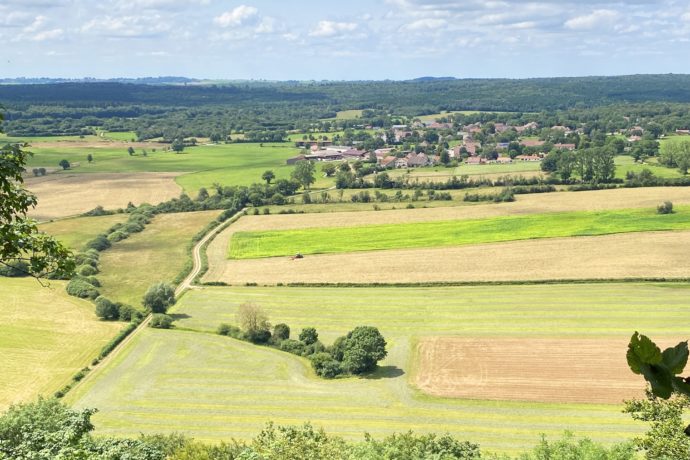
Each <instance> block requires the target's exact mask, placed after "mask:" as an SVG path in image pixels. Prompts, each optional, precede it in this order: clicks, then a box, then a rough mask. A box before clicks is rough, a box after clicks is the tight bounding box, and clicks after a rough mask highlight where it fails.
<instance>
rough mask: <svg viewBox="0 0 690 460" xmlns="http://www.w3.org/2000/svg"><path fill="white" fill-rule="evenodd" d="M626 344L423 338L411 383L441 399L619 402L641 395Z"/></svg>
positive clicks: (600, 340)
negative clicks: (631, 367)
mask: <svg viewBox="0 0 690 460" xmlns="http://www.w3.org/2000/svg"><path fill="white" fill-rule="evenodd" d="M681 340H682V339H678V340H677V341H675V342H674V341H668V340H667V342H668V343H667V344H665V345H664V346H671V345H675V344H676V343H678V342H679V341H681ZM627 345H628V341H627V340H620V339H573V338H554V339H546V338H529V339H525V338H490V339H488V338H458V337H432V338H424V339H422V340H420V342H419V343H418V344H417V349H416V353H417V355H416V364H417V372H416V375H415V377H414V382H413V383H414V385H416V386H417V388H419V389H420V390H422V391H423V392H425V393H428V394H431V395H434V396H441V397H453V398H463V399H481V400H510V401H534V402H554V403H584V402H588V403H603V404H620V403H622V401H624V400H626V399H632V398H641V397H643V396H644V394H643V391H642V389H641V388H640V377H639V376H637V375H635V374H633V373H632V372H630V369H629V368H628V364H627V362H626V359H625V350H626V348H627Z"/></svg>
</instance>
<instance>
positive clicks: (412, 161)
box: [405, 153, 433, 168]
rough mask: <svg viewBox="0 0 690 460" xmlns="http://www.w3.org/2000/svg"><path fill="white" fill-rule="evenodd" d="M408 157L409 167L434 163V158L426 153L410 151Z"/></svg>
mask: <svg viewBox="0 0 690 460" xmlns="http://www.w3.org/2000/svg"><path fill="white" fill-rule="evenodd" d="M405 158H406V159H407V167H408V168H421V167H424V166H430V165H432V164H433V160H432V159H431V158H429V157H428V156H427V155H426V154H424V153H419V154H415V153H410V154H409V155H407V157H405Z"/></svg>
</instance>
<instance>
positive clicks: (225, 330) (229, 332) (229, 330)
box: [216, 323, 242, 339]
mask: <svg viewBox="0 0 690 460" xmlns="http://www.w3.org/2000/svg"><path fill="white" fill-rule="evenodd" d="M216 332H217V333H218V335H224V336H226V337H233V338H236V339H237V338H240V337H242V331H241V330H240V328H239V327H237V326H233V325H231V324H227V323H222V324H221V325H220V326H218V329H216Z"/></svg>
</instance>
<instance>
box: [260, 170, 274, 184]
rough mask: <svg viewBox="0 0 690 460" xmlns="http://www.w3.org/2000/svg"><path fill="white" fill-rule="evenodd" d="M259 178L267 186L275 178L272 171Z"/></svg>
mask: <svg viewBox="0 0 690 460" xmlns="http://www.w3.org/2000/svg"><path fill="white" fill-rule="evenodd" d="M261 178H262V179H263V180H265V181H266V184H267V185H270V184H271V181H272V180H273V179H275V178H276V175H275V174H274V173H273V171H271V170H268V171H265V172H264V173H263V174H262V175H261Z"/></svg>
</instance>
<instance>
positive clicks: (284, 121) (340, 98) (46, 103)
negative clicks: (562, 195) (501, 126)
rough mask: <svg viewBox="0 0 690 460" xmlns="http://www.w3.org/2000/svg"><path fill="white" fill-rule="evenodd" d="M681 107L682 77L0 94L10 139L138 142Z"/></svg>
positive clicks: (121, 87)
mask: <svg viewBox="0 0 690 460" xmlns="http://www.w3.org/2000/svg"><path fill="white" fill-rule="evenodd" d="M688 102H690V75H632V76H620V77H578V78H539V79H527V80H508V79H463V80H456V79H445V78H444V79H418V80H412V81H355V82H260V81H257V82H232V83H226V84H190V85H169V84H168V85H151V84H131V83H119V82H93V83H89V82H68V83H55V84H40V85H30V84H13V85H0V103H2V104H3V105H4V107H5V109H6V111H7V113H6V115H7V120H8V123H7V126H6V128H7V131H8V133H9V134H13V135H23V136H30V135H69V134H71V135H74V134H87V133H90V132H91V131H92V129H93V128H102V129H106V130H112V131H125V130H131V131H136V132H137V134H138V135H139V137H140V138H142V139H147V138H153V137H165V138H171V137H173V136H199V137H202V136H210V135H211V134H213V133H216V132H224V133H229V132H231V131H234V132H238V131H239V132H246V131H252V130H254V131H256V130H290V129H301V128H303V127H304V126H307V125H308V123H311V122H313V121H315V120H319V119H327V118H333V117H335V115H336V113H337V112H338V111H341V110H349V109H368V115H367V116H366V120H365V121H367V122H372V121H375V119H376V118H377V117H378V118H380V117H385V116H389V115H392V114H394V115H403V116H419V115H426V114H434V113H439V112H442V111H460V110H481V111H497V112H518V113H524V112H527V113H529V112H543V111H549V112H557V111H564V110H568V111H570V110H582V109H592V108H601V107H610V106H613V105H621V104H637V105H639V104H646V103H688ZM651 110H653V111H658V109H657V108H652V109H651ZM360 122H361V121H360ZM379 124H380V123H379Z"/></svg>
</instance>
